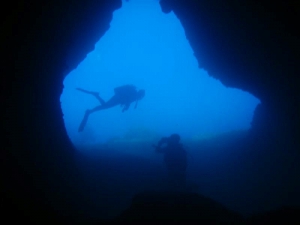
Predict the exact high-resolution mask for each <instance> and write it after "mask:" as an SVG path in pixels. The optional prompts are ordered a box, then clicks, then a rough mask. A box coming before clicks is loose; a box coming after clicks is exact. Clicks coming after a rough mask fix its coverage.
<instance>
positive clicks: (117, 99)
mask: <svg viewBox="0 0 300 225" xmlns="http://www.w3.org/2000/svg"><path fill="white" fill-rule="evenodd" d="M76 89H77V90H78V91H81V92H84V93H86V94H91V95H93V96H94V97H95V98H97V99H98V101H99V102H100V105H99V106H96V107H95V108H93V109H90V110H89V109H88V110H86V111H85V114H84V117H83V119H82V121H81V123H80V126H79V129H78V132H81V131H83V129H84V127H85V125H86V123H87V120H88V117H89V115H90V114H91V113H94V112H97V111H100V110H103V109H108V108H112V107H114V106H117V105H120V106H121V107H123V109H122V112H125V111H126V110H128V109H129V107H130V104H131V103H132V102H136V103H135V107H134V108H136V107H137V103H138V101H139V100H141V99H142V98H144V96H145V90H143V89H141V90H139V91H137V90H136V87H135V86H133V85H123V86H120V87H116V88H115V89H114V93H115V94H114V95H113V96H112V97H111V98H110V99H109V100H108V101H107V102H105V101H104V100H103V99H102V98H101V97H100V96H99V93H98V92H93V91H87V90H84V89H82V88H76Z"/></svg>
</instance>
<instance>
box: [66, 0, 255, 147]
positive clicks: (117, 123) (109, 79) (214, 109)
mask: <svg viewBox="0 0 300 225" xmlns="http://www.w3.org/2000/svg"><path fill="white" fill-rule="evenodd" d="M203 57H204V56H203ZM124 84H133V85H135V86H136V87H137V88H138V89H145V90H146V95H145V98H144V99H143V100H141V101H140V102H139V105H138V107H137V109H134V107H133V105H132V106H131V108H130V109H129V110H128V111H126V112H124V113H122V109H121V108H120V107H115V108H111V109H107V110H103V111H99V112H96V113H94V114H92V115H91V116H90V118H89V120H88V123H87V125H86V127H85V130H84V131H83V132H82V133H79V132H78V127H79V124H80V122H81V120H82V117H83V115H84V112H85V110H86V109H91V108H94V107H95V106H97V105H98V104H99V103H98V101H97V100H96V99H95V98H94V97H93V96H91V95H87V94H84V93H82V92H79V91H77V90H75V88H77V87H80V88H83V89H87V90H90V91H98V92H99V93H100V96H101V97H102V98H103V99H105V100H108V99H109V98H110V97H111V96H112V95H113V93H114V92H113V89H114V88H115V87H117V86H121V85H124ZM259 102H260V101H259V100H258V99H257V98H255V97H254V96H252V95H251V94H250V93H247V92H244V91H242V90H238V89H234V88H227V87H225V86H224V85H222V83H221V82H220V81H219V80H216V79H214V78H213V77H211V76H210V75H209V73H208V72H207V71H205V68H204V69H200V68H199V67H198V62H197V60H196V58H195V57H194V53H193V50H192V48H191V46H190V44H189V42H188V41H187V39H186V36H185V32H184V29H183V27H182V26H181V23H180V21H179V20H178V18H177V17H176V16H175V15H174V13H172V12H171V13H169V14H164V13H162V12H161V9H160V6H159V3H158V1H156V0H144V1H138V0H130V1H128V2H127V1H124V2H123V6H122V8H121V9H119V10H117V11H115V12H114V15H113V20H112V21H111V24H110V29H109V30H108V31H107V32H106V33H105V35H104V36H103V37H102V38H101V39H100V40H99V41H98V42H97V44H96V45H95V49H94V51H92V52H91V53H89V54H88V55H87V57H86V58H85V59H84V60H83V61H82V62H81V63H80V64H79V65H78V67H77V68H76V69H74V70H73V71H71V72H70V73H69V74H68V75H67V76H66V78H65V80H64V90H63V93H62V95H61V107H62V111H63V114H64V121H65V126H66V130H67V133H68V135H69V137H70V139H71V140H72V142H73V143H74V144H75V145H83V144H87V145H88V144H92V143H95V142H97V143H105V142H107V141H108V140H110V139H111V138H117V137H119V138H121V137H123V136H124V135H125V134H126V133H128V131H129V130H132V129H136V130H142V131H145V130H147V131H149V132H150V133H152V134H153V133H155V134H157V135H158V136H169V135H170V134H172V133H174V132H176V133H179V134H180V135H181V137H182V138H183V139H188V138H190V139H192V138H199V137H207V136H211V135H216V134H221V133H224V132H230V131H233V130H247V129H249V128H250V126H251V120H252V117H253V111H254V109H255V107H256V106H257V104H258V103H259ZM137 133H138V132H137Z"/></svg>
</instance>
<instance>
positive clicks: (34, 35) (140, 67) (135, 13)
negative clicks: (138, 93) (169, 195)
mask: <svg viewBox="0 0 300 225" xmlns="http://www.w3.org/2000/svg"><path fill="white" fill-rule="evenodd" d="M12 2H14V1H12ZM284 2H285V3H284V4H281V3H278V2H273V3H272V4H271V5H270V3H269V2H264V1H260V4H254V3H253V1H245V2H244V4H243V5H241V4H240V3H239V2H236V1H222V2H220V1H218V0H215V1H214V0H211V1H189V0H160V1H158V0H153V1H152V0H145V1H143V0H141V1H138V0H128V1H121V0H102V1H99V0H85V1H80V0H79V1H71V0H62V1H60V2H59V3H57V2H55V1H46V2H45V1H43V2H41V1H37V2H31V1H30V2H29V1H24V2H22V1H21V3H20V4H19V3H18V4H11V6H10V5H9V6H8V8H5V7H3V9H4V10H5V11H8V12H10V13H7V14H8V15H9V16H8V17H6V16H4V20H3V23H2V25H4V27H3V28H4V30H3V36H2V37H3V38H4V39H3V41H2V42H1V43H2V44H3V45H2V47H3V48H1V50H2V49H3V50H4V54H3V55H5V56H7V57H4V58H5V59H4V63H2V65H3V66H4V70H3V71H4V72H3V73H2V75H3V76H4V80H3V82H2V84H3V88H2V92H3V93H4V98H3V101H2V103H3V108H4V109H5V110H3V111H2V112H3V113H4V116H3V117H2V118H3V124H2V127H3V128H4V138H3V143H4V144H3V145H4V147H3V148H2V150H3V151H2V155H1V156H2V157H1V163H0V165H1V171H2V175H3V181H4V182H2V185H1V188H3V190H4V191H3V198H2V199H1V200H2V201H3V203H2V205H4V206H5V207H4V211H5V213H3V214H4V216H7V219H8V220H14V219H17V220H18V221H17V222H19V220H22V221H23V222H26V221H30V222H31V223H32V222H36V223H37V224H40V223H44V222H45V221H47V222H49V221H53V223H58V222H59V223H61V222H62V221H65V223H66V224H68V223H70V222H74V223H80V222H81V223H82V224H86V223H87V221H99V222H101V221H103V220H105V221H107V220H108V219H113V218H116V217H117V216H118V215H120V214H121V213H122V212H124V210H125V209H126V208H127V209H128V207H130V205H131V203H132V202H133V203H134V202H136V201H135V200H136V198H135V197H136V196H137V194H138V193H142V192H144V191H147V190H148V191H149V190H150V191H153V192H154V193H155V191H158V192H159V193H162V192H160V191H162V190H163V188H162V187H163V185H164V182H165V175H166V171H165V168H164V167H163V158H162V157H161V155H158V154H157V153H156V152H154V151H153V150H154V149H153V144H156V143H157V141H158V140H159V139H160V138H161V137H165V136H169V135H170V134H171V133H174V132H176V133H179V134H180V135H181V138H182V139H181V141H182V143H183V145H184V148H185V149H186V150H187V153H188V167H187V183H188V186H189V187H188V188H189V189H188V190H189V191H190V192H193V193H195V194H196V195H192V196H188V195H187V196H186V197H187V198H186V199H189V200H188V205H189V207H190V206H191V205H192V204H190V203H191V201H193V200H194V199H196V198H197V199H198V200H199V202H198V203H200V206H201V207H202V209H203V208H205V209H207V205H205V204H204V203H205V202H206V200H207V199H210V200H212V202H214V203H213V204H212V205H213V206H216V205H217V206H218V204H215V203H216V202H218V203H219V206H220V204H221V205H223V206H222V207H223V209H224V208H225V211H227V212H228V211H231V212H233V211H235V212H237V214H239V215H243V216H251V215H253V214H254V213H261V212H265V211H267V210H274V209H278V208H279V207H282V206H299V202H300V194H299V190H300V183H299V170H300V168H299V167H300V164H299V163H298V162H299V159H300V154H299V153H300V152H299V149H300V147H299V146H300V142H299V131H300V128H299V127H300V120H299V118H300V117H299V114H300V112H299V110H300V107H299V83H298V82H297V76H298V74H299V71H300V70H299V65H300V64H299V62H298V61H299V57H298V56H299V48H297V46H299V44H298V42H299V38H298V34H297V33H296V32H297V29H295V27H293V26H292V25H291V24H293V23H292V22H293V21H298V20H297V19H295V18H294V17H293V15H297V16H298V15H299V14H298V12H297V13H296V12H294V11H293V10H295V9H297V7H292V6H290V5H289V4H287V2H288V1H284ZM6 7H7V6H6ZM284 10H286V12H289V16H290V17H286V16H282V14H281V12H282V11H284ZM3 15H4V14H3ZM5 15H6V13H5ZM253 15H256V16H255V18H254V17H253ZM12 53H13V54H12ZM6 60H7V61H8V62H6ZM124 84H133V85H136V86H137V88H139V89H145V90H146V95H145V97H144V98H143V99H142V100H141V101H139V103H138V105H137V108H136V109H134V105H133V104H132V105H131V107H130V108H129V109H128V111H126V112H124V113H122V108H120V107H114V108H110V109H107V110H103V111H99V112H96V113H94V114H92V115H91V116H90V118H89V119H88V121H87V124H86V127H85V129H84V130H83V132H78V127H79V124H80V121H81V120H82V118H83V115H84V113H85V110H87V109H91V108H93V107H95V106H97V104H98V102H97V100H96V99H95V98H93V96H91V95H87V94H85V93H82V92H79V91H77V90H76V88H82V89H85V90H89V91H96V92H99V94H100V96H101V97H102V98H103V99H105V100H108V99H109V98H110V97H111V96H112V95H113V94H114V88H115V87H118V86H120V85H124ZM89 153H90V154H89ZM153 192H152V193H153ZM163 193H164V192H163ZM134 196H135V197H134ZM149 196H150V198H152V197H151V196H153V195H151V194H150V195H148V197H149ZM155 196H156V197H157V198H158V200H159V201H160V200H162V199H161V197H162V198H164V197H166V196H164V194H162V195H161V194H158V195H155ZM155 196H154V197H155ZM195 196H198V197H196V198H194V197H195ZM142 197H143V196H142ZM144 197H145V196H144ZM190 197H191V198H192V199H191V198H190ZM146 198H147V196H146ZM175 198H176V196H175ZM134 199H135V200H134ZM205 199H206V200H205ZM132 200H133V201H132ZM137 200H139V199H137ZM144 200H145V199H144ZM198 200H197V201H198ZM142 202H143V203H145V205H147V204H146V202H145V201H142ZM137 203H139V201H137ZM198 203H197V204H198ZM206 203H207V202H206ZM222 207H221V208H222ZM192 208H193V207H192ZM208 208H209V207H208ZM213 208H214V207H213ZM217 208H218V207H217ZM193 209H194V208H193ZM227 209H228V210H227ZM133 210H134V207H133ZM197 210H198V209H197ZM197 210H196V211H194V212H195V215H196V217H197V218H198V219H199V221H203V219H205V215H200V214H199V212H201V211H203V210H198V211H197ZM210 210H211V212H216V211H215V208H214V209H210ZM6 211H7V212H8V213H6ZM150 211H151V210H150ZM127 212H128V211H127ZM148 212H149V210H148ZM189 212H190V210H188V212H186V213H189ZM205 212H206V211H205ZM135 213H136V214H135V215H140V214H139V211H135ZM150 213H151V212H150ZM12 214H13V215H16V216H14V217H11V215H12ZM131 215H133V214H131ZM170 215H171V219H174V218H175V217H174V215H175V216H176V215H177V213H174V211H173V212H172V213H171V214H170ZM199 215H200V216H199ZM235 215H236V214H235ZM276 215H277V213H276ZM297 215H299V213H298V214H297ZM151 216H152V214H151V215H150V217H151ZM237 217H239V218H241V217H240V216H237ZM272 218H273V217H272ZM297 218H298V217H297ZM4 219H5V218H4ZM169 219H170V218H169ZM175 219H176V218H175ZM184 219H185V218H184ZM212 219H214V218H212ZM275 221H277V220H275ZM199 223H202V222H199ZM237 224H241V223H237ZM250 224H252V223H250ZM254 224H257V223H254ZM284 224H288V223H284Z"/></svg>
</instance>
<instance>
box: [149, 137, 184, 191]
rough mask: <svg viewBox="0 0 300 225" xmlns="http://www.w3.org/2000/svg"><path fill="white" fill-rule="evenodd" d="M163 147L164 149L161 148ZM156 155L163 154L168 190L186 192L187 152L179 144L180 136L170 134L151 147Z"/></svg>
mask: <svg viewBox="0 0 300 225" xmlns="http://www.w3.org/2000/svg"><path fill="white" fill-rule="evenodd" d="M163 145H165V146H164V147H162V146H163ZM153 147H154V148H155V151H156V152H157V153H163V154H164V163H165V165H166V168H167V175H168V189H170V190H174V191H184V190H186V169H187V152H186V150H185V149H184V148H183V146H182V144H180V136H179V135H178V134H172V135H171V136H170V137H168V138H166V137H164V138H161V139H160V141H159V142H158V144H157V145H153Z"/></svg>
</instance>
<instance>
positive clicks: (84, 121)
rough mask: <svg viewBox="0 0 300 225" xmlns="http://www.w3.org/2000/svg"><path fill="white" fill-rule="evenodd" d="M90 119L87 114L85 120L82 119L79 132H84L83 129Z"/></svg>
mask: <svg viewBox="0 0 300 225" xmlns="http://www.w3.org/2000/svg"><path fill="white" fill-rule="evenodd" d="M88 118H89V114H87V113H85V115H84V117H83V119H82V121H81V123H80V126H79V128H78V132H82V131H83V129H84V127H85V125H86V123H87V120H88Z"/></svg>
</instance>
